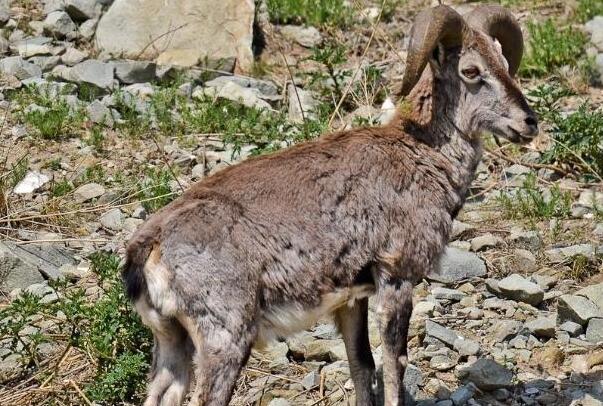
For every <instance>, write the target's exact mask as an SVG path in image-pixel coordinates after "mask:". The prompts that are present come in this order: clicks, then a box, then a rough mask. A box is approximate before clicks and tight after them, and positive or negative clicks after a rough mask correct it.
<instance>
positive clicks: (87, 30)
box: [80, 19, 98, 40]
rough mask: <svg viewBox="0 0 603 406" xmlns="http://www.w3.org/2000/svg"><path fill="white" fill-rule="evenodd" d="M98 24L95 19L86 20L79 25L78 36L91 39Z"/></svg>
mask: <svg viewBox="0 0 603 406" xmlns="http://www.w3.org/2000/svg"><path fill="white" fill-rule="evenodd" d="M97 24H98V20H97V19H90V20H86V21H84V22H83V23H82V25H80V35H81V37H82V38H83V39H87V40H89V39H92V37H94V33H95V32H96V25H97Z"/></svg>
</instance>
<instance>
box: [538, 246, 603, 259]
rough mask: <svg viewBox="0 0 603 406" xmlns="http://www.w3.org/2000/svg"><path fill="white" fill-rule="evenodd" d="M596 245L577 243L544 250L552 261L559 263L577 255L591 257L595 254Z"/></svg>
mask: <svg viewBox="0 0 603 406" xmlns="http://www.w3.org/2000/svg"><path fill="white" fill-rule="evenodd" d="M595 251H596V250H595V246H594V245H591V244H577V245H571V246H569V247H563V248H553V249H550V250H547V251H545V252H544V254H545V256H546V257H547V259H548V260H549V261H550V262H553V263H559V262H563V261H565V260H566V259H569V258H572V257H574V256H576V255H584V256H585V257H587V258H589V259H593V258H594V256H595Z"/></svg>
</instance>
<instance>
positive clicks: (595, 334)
mask: <svg viewBox="0 0 603 406" xmlns="http://www.w3.org/2000/svg"><path fill="white" fill-rule="evenodd" d="M586 339H587V340H588V341H590V342H591V343H600V342H603V318H593V319H590V321H589V322H588V327H587V328H586Z"/></svg>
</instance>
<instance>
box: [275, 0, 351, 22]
mask: <svg viewBox="0 0 603 406" xmlns="http://www.w3.org/2000/svg"><path fill="white" fill-rule="evenodd" d="M267 6H268V13H269V14H270V19H271V20H272V22H274V23H276V24H308V25H314V26H336V27H341V28H343V27H346V26H348V25H349V24H351V22H352V9H351V8H350V7H349V6H348V5H347V4H346V2H345V1H344V0H268V1H267Z"/></svg>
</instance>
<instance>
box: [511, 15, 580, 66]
mask: <svg viewBox="0 0 603 406" xmlns="http://www.w3.org/2000/svg"><path fill="white" fill-rule="evenodd" d="M527 28H528V32H529V33H530V38H529V40H528V50H527V52H526V54H525V56H524V58H523V61H522V64H521V67H520V72H519V73H520V74H521V75H522V76H528V77H542V76H545V75H548V74H550V73H553V72H554V71H555V69H557V68H559V67H562V66H565V65H569V66H573V67H576V66H578V64H579V60H580V58H581V57H582V56H583V55H584V50H585V45H586V42H587V38H586V35H585V34H584V33H582V32H581V31H578V30H575V29H574V28H572V27H560V26H559V22H557V21H554V20H552V19H548V20H546V21H544V22H542V23H536V22H533V21H532V22H528V27H527Z"/></svg>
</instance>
